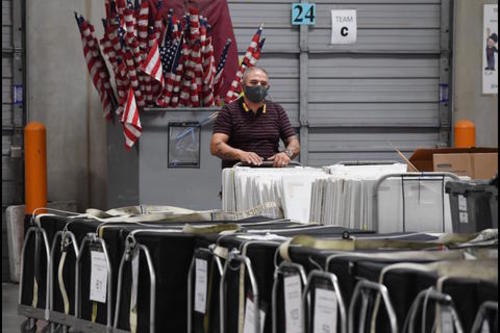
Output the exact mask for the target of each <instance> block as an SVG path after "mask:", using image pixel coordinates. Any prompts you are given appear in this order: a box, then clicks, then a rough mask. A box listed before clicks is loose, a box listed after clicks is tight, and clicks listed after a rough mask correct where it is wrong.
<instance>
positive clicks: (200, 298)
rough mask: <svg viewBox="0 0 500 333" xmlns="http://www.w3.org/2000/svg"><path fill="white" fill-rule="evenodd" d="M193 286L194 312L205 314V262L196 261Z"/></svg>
mask: <svg viewBox="0 0 500 333" xmlns="http://www.w3.org/2000/svg"><path fill="white" fill-rule="evenodd" d="M195 275H196V280H195V284H194V311H196V312H200V313H205V310H206V303H207V261H206V260H203V259H196V261H195Z"/></svg>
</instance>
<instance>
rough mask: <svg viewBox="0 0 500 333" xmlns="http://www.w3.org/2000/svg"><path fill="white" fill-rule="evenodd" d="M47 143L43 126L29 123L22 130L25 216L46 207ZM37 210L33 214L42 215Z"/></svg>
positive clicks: (40, 211)
mask: <svg viewBox="0 0 500 333" xmlns="http://www.w3.org/2000/svg"><path fill="white" fill-rule="evenodd" d="M46 145H47V142H46V130H45V126H44V125H43V124H42V123H39V122H30V123H29V124H28V125H26V127H25V128H24V184H25V185H24V186H25V200H26V214H27V215H32V214H33V211H34V210H35V209H37V208H39V207H46V206H47V146H46ZM44 212H45V210H43V211H42V210H37V211H36V212H35V214H40V213H44Z"/></svg>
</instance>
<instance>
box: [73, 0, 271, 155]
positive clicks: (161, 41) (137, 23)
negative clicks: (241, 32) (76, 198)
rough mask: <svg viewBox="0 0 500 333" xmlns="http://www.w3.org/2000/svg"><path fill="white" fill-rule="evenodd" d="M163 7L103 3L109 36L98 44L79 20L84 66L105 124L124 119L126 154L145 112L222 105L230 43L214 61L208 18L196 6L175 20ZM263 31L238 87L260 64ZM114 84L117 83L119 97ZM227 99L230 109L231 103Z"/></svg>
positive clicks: (144, 2) (116, 0)
mask: <svg viewBox="0 0 500 333" xmlns="http://www.w3.org/2000/svg"><path fill="white" fill-rule="evenodd" d="M150 6H151V7H155V8H151V7H150ZM162 6H163V4H162V0H158V2H157V3H156V5H152V4H151V2H150V1H148V0H141V1H139V0H135V1H132V0H105V7H106V18H105V19H103V20H102V23H103V26H104V35H103V37H102V38H101V39H100V40H97V39H96V37H95V36H94V32H95V29H94V27H93V26H92V24H90V23H89V22H88V21H87V20H85V18H84V17H83V16H81V15H78V14H77V13H75V18H76V21H77V24H78V27H79V30H80V35H81V39H82V44H83V53H84V57H85V61H86V63H87V67H88V70H89V73H90V76H91V79H92V82H93V83H94V86H95V88H96V89H97V91H98V94H99V98H100V101H101V104H102V107H103V111H104V115H105V117H106V118H107V119H111V118H112V116H113V113H115V114H116V115H117V116H118V117H119V119H120V120H121V122H122V124H123V127H124V136H125V146H126V148H127V149H130V148H132V147H133V145H134V144H135V143H136V142H137V140H138V139H139V137H140V136H141V133H142V127H141V122H140V117H139V110H140V109H142V108H144V107H157V106H158V107H210V106H214V105H216V104H217V105H220V104H221V102H222V98H223V96H220V94H221V93H222V91H221V88H222V85H223V72H224V65H225V63H226V59H227V55H228V51H229V47H230V45H231V39H227V41H226V44H225V45H224V49H223V51H222V53H221V56H220V58H219V59H215V51H214V47H213V43H212V36H211V35H210V29H211V27H210V24H209V23H208V20H207V18H205V17H203V16H202V15H200V13H199V10H198V9H197V8H194V7H192V8H189V11H188V12H187V13H185V15H184V16H183V17H179V18H178V17H176V16H175V15H174V13H173V10H172V9H170V10H169V11H168V13H167V12H166V11H164V10H162ZM162 13H166V15H164V14H162ZM165 16H166V17H165ZM261 32H262V26H261V27H260V28H259V30H258V32H257V34H256V35H255V36H254V38H253V39H252V43H251V44H250V46H249V48H248V50H247V54H245V58H244V60H243V62H242V64H241V66H240V70H239V71H238V72H237V75H236V77H235V80H236V85H238V84H237V83H238V82H239V80H241V76H242V74H243V71H244V70H245V68H247V67H250V66H253V65H255V62H256V61H257V60H258V58H259V57H260V50H261V48H262V45H263V43H264V39H263V40H261V41H259V39H260V34H261ZM101 50H102V52H101ZM104 57H106V58H107V60H108V62H109V65H110V69H109V70H108V67H107V63H106V61H105V59H104ZM240 72H241V73H240ZM110 74H111V75H110ZM111 77H114V78H115V86H116V94H115V91H114V90H113V87H112V86H111ZM238 89H239V87H236V88H233V85H232V86H231V88H230V93H231V95H230V96H234V95H236V97H237V95H238ZM228 94H229V92H228ZM227 96H229V95H226V98H225V101H226V102H227V101H230V100H232V99H228V98H227Z"/></svg>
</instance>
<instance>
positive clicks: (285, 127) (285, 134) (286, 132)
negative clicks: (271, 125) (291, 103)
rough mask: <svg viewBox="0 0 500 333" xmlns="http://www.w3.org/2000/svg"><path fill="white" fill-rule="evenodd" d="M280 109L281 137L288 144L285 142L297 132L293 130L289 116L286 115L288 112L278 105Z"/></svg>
mask: <svg viewBox="0 0 500 333" xmlns="http://www.w3.org/2000/svg"><path fill="white" fill-rule="evenodd" d="M277 107H278V108H277V109H278V115H279V119H280V120H279V121H280V137H281V139H282V140H283V142H286V141H285V140H286V139H287V138H289V137H291V136H293V135H296V133H295V130H294V129H293V127H292V125H291V124H290V120H289V119H288V115H287V114H286V111H285V110H284V109H283V107H281V105H277Z"/></svg>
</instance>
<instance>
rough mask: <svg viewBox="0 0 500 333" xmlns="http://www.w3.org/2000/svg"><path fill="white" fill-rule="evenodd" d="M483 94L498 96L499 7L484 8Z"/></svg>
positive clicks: (486, 6) (489, 6)
mask: <svg viewBox="0 0 500 333" xmlns="http://www.w3.org/2000/svg"><path fill="white" fill-rule="evenodd" d="M482 64H483V68H482V72H483V94H498V5H484V7H483V62H482Z"/></svg>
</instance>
